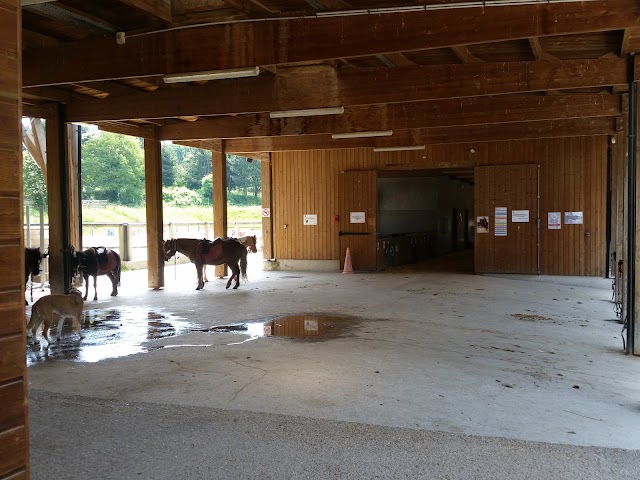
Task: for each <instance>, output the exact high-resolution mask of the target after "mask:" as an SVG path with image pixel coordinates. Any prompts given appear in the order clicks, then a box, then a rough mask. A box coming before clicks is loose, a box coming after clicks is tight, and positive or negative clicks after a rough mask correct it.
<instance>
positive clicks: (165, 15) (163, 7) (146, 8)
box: [120, 0, 173, 23]
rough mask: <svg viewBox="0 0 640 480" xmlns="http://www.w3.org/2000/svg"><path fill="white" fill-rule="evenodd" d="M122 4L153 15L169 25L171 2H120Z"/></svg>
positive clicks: (152, 0) (136, 0)
mask: <svg viewBox="0 0 640 480" xmlns="http://www.w3.org/2000/svg"><path fill="white" fill-rule="evenodd" d="M120 1H121V2H122V3H124V4H126V5H129V6H130V7H134V8H136V9H138V10H140V11H142V12H145V13H148V14H149V15H153V16H154V17H157V18H159V19H160V20H162V21H163V22H166V23H171V21H172V20H173V16H172V13H171V0H120Z"/></svg>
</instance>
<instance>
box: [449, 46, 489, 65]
mask: <svg viewBox="0 0 640 480" xmlns="http://www.w3.org/2000/svg"><path fill="white" fill-rule="evenodd" d="M451 50H453V53H455V54H456V56H457V57H458V58H459V59H460V61H461V62H462V63H479V62H484V60H482V59H481V58H478V57H476V56H475V55H474V54H472V53H471V52H470V51H469V49H468V48H467V47H465V46H462V45H459V46H453V47H451Z"/></svg>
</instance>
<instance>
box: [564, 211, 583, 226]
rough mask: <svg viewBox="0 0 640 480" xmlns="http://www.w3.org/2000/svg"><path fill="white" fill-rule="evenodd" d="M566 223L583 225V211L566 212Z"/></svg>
mask: <svg viewBox="0 0 640 480" xmlns="http://www.w3.org/2000/svg"><path fill="white" fill-rule="evenodd" d="M564 224H565V225H582V212H564Z"/></svg>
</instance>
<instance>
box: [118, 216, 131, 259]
mask: <svg viewBox="0 0 640 480" xmlns="http://www.w3.org/2000/svg"><path fill="white" fill-rule="evenodd" d="M119 243H120V256H121V257H122V261H123V262H128V261H130V260H131V231H130V229H129V224H128V223H122V224H120V242H119Z"/></svg>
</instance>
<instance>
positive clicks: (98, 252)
mask: <svg viewBox="0 0 640 480" xmlns="http://www.w3.org/2000/svg"><path fill="white" fill-rule="evenodd" d="M120 265H121V262H120V255H118V253H117V252H114V251H113V250H109V249H108V248H105V247H93V248H87V249H86V250H84V251H82V252H76V251H75V250H73V247H71V271H72V272H73V276H74V277H75V276H76V275H78V274H81V275H82V276H83V278H84V282H85V285H86V288H85V292H84V297H83V298H84V299H85V300H86V299H87V296H88V295H89V276H92V277H93V290H94V292H95V295H94V297H93V299H94V300H98V287H97V286H96V283H97V278H98V276H99V275H107V276H108V277H109V279H111V285H112V286H113V289H112V290H111V296H112V297H115V296H116V295H118V285H120Z"/></svg>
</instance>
